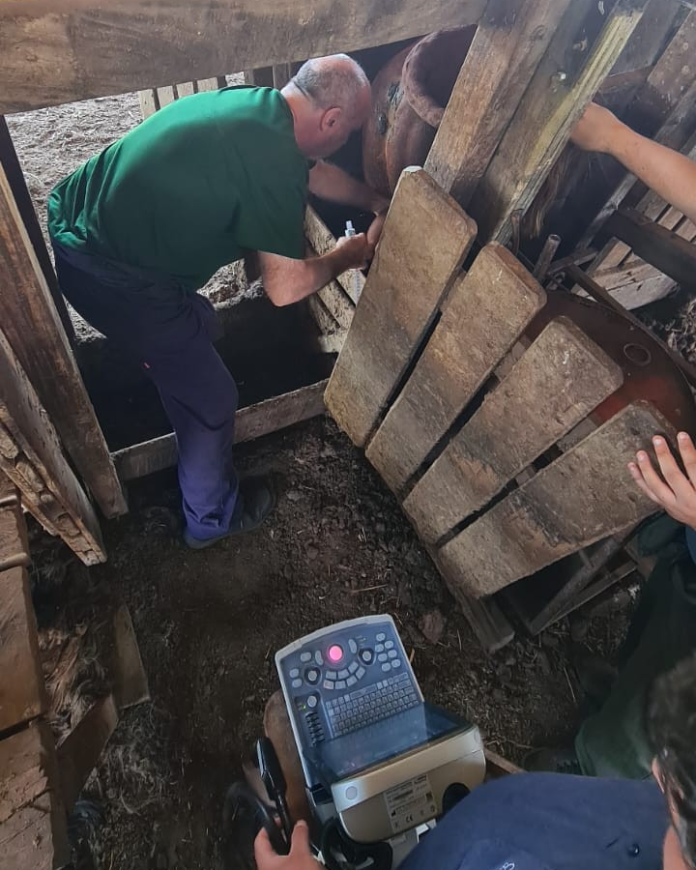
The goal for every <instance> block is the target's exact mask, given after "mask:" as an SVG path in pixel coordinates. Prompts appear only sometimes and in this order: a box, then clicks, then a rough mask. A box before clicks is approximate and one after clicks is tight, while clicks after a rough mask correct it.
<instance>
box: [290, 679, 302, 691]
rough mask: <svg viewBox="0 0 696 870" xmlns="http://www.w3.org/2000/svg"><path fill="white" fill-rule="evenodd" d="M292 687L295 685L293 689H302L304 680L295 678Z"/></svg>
mask: <svg viewBox="0 0 696 870" xmlns="http://www.w3.org/2000/svg"><path fill="white" fill-rule="evenodd" d="M292 687H293V689H301V688H302V680H293V681H292Z"/></svg>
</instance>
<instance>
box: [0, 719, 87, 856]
mask: <svg viewBox="0 0 696 870" xmlns="http://www.w3.org/2000/svg"><path fill="white" fill-rule="evenodd" d="M0 855H2V859H1V861H2V866H3V867H5V868H7V870H10V868H11V870H55V868H58V867H63V866H64V865H65V864H67V863H68V861H69V860H70V848H69V846H68V838H67V820H66V814H65V808H64V806H63V804H62V801H61V798H60V795H59V776H58V769H57V764H56V754H55V746H54V743H53V737H52V736H51V732H50V729H49V727H48V725H46V724H45V723H43V722H37V723H35V724H34V725H32V726H31V727H30V728H27V729H25V730H24V731H20V732H19V733H18V734H14V735H13V736H12V737H8V738H7V739H6V740H3V741H2V742H0Z"/></svg>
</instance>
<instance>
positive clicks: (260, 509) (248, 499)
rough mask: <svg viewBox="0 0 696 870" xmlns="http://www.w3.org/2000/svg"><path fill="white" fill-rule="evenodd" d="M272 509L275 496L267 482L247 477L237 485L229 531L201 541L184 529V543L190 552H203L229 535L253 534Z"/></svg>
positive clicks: (258, 478)
mask: <svg viewBox="0 0 696 870" xmlns="http://www.w3.org/2000/svg"><path fill="white" fill-rule="evenodd" d="M274 507H275V495H274V493H273V490H272V489H271V487H270V485H269V484H268V482H267V481H266V480H265V479H264V478H261V477H248V478H247V479H246V480H242V481H241V482H240V484H239V494H238V495H237V503H236V505H235V507H234V513H233V514H232V521H231V523H230V528H229V530H228V531H226V532H223V533H222V534H221V535H217V536H216V537H214V538H205V539H201V538H194V536H193V535H192V534H191V533H190V532H189V530H188V529H184V543H185V544H186V545H187V546H188V547H190V548H191V549H192V550H204V549H205V548H206V547H212V546H213V544H217V542H218V541H221V540H222V539H223V538H228V537H230V535H238V534H240V533H241V532H253V531H254V529H258V527H259V526H260V525H261V523H262V522H263V521H264V520H265V519H266V517H267V516H268V515H269V514H270V512H271V511H272V510H273V508H274Z"/></svg>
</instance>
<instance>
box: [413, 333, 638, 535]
mask: <svg viewBox="0 0 696 870" xmlns="http://www.w3.org/2000/svg"><path fill="white" fill-rule="evenodd" d="M622 383H623V375H622V372H621V369H620V368H619V366H617V365H616V363H614V362H613V361H612V360H611V359H609V357H608V356H607V355H606V354H605V353H604V351H603V350H601V349H600V348H599V347H597V345H595V344H594V342H592V341H591V340H590V339H589V338H588V337H587V336H586V335H585V334H584V333H583V332H582V331H581V330H580V329H579V328H578V327H577V326H575V325H574V324H573V323H571V322H570V321H569V320H567V319H566V318H558V320H555V321H552V322H551V323H550V324H549V325H548V326H547V327H546V329H545V330H544V331H543V332H542V333H541V335H540V336H539V337H538V338H537V340H536V341H535V342H534V343H533V344H532V345H531V347H530V348H529V350H527V352H526V353H525V354H524V355H523V356H522V358H521V359H520V361H519V362H518V363H517V365H516V366H515V367H514V368H513V369H512V371H511V372H510V374H509V375H508V376H507V377H506V378H505V380H504V381H503V383H502V384H501V385H500V386H499V387H498V388H497V389H496V390H494V391H493V392H492V393H490V394H489V395H488V396H487V397H486V399H485V400H484V402H483V405H482V406H481V407H480V408H479V410H478V411H477V412H476V413H475V414H474V416H473V417H472V418H471V420H470V421H469V422H468V423H467V424H466V426H464V428H463V429H462V431H461V432H460V433H459V434H458V435H457V436H455V438H454V439H453V440H452V441H451V442H450V444H449V445H448V446H447V448H446V449H445V451H444V452H443V453H442V455H441V456H440V457H438V459H437V460H436V461H435V463H434V464H433V465H432V466H431V467H430V468H429V469H428V471H427V472H426V473H425V475H424V476H423V477H422V478H421V480H420V481H419V482H418V483H417V485H416V487H415V488H414V490H413V492H411V493H410V495H409V496H408V498H407V499H406V501H405V502H404V510H405V511H406V513H407V514H408V515H409V517H410V518H411V519H412V521H413V523H414V525H415V527H416V529H417V530H418V533H419V535H420V536H421V537H422V538H423V539H424V540H425V541H427V542H434V541H437V540H439V539H440V538H441V537H442V536H443V535H444V534H446V533H447V532H448V531H450V529H452V528H454V527H455V526H456V525H457V524H458V523H460V522H461V521H462V520H464V519H466V518H467V517H468V516H470V515H471V514H473V513H474V512H475V511H477V510H479V509H480V508H482V507H483V506H484V505H485V504H487V503H488V502H489V501H490V500H491V499H492V498H493V497H494V496H495V495H497V493H498V492H500V491H501V490H502V489H503V487H505V486H506V484H508V483H509V482H510V481H512V480H513V479H514V478H515V476H516V475H518V474H519V473H520V472H521V471H522V470H523V469H524V468H526V467H527V466H528V465H529V464H530V463H531V462H533V461H534V460H535V459H536V458H537V457H538V456H540V455H541V454H542V453H543V452H544V451H545V450H548V448H549V447H551V445H552V444H554V443H555V442H556V441H557V440H558V438H560V437H562V436H563V435H565V434H566V432H568V431H570V429H572V428H573V426H575V425H577V424H578V423H579V422H580V421H581V420H582V419H584V418H585V417H586V416H587V415H588V414H589V413H590V412H591V411H593V410H594V408H596V407H597V405H598V404H599V403H600V402H601V401H603V400H604V399H606V398H607V397H608V396H610V395H611V394H612V393H613V392H615V391H616V390H617V389H618V388H619V387H620V386H621V384H622Z"/></svg>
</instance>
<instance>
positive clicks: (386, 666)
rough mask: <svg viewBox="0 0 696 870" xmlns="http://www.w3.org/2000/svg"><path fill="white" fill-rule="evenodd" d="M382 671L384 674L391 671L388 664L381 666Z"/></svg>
mask: <svg viewBox="0 0 696 870" xmlns="http://www.w3.org/2000/svg"><path fill="white" fill-rule="evenodd" d="M382 670H383V671H384V673H385V674H386V672H387V671H390V670H391V665H390V664H389V662H385V664H383V665H382Z"/></svg>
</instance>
